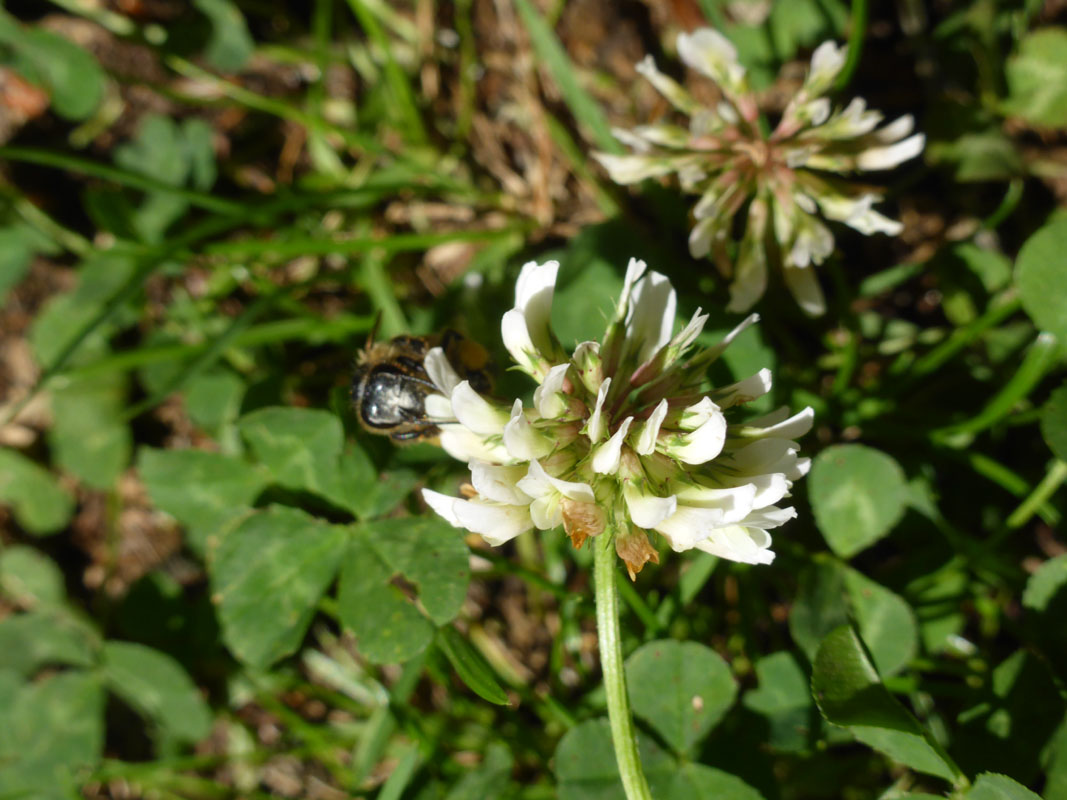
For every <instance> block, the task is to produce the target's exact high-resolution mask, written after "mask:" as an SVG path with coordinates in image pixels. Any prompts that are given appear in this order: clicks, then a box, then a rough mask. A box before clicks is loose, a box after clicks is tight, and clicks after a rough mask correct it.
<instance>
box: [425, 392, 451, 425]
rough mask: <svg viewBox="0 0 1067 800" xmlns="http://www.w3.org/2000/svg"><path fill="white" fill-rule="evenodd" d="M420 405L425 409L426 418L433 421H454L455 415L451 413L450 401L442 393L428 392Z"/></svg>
mask: <svg viewBox="0 0 1067 800" xmlns="http://www.w3.org/2000/svg"><path fill="white" fill-rule="evenodd" d="M422 407H423V409H425V411H426V416H427V418H428V419H430V420H433V421H434V422H437V421H440V422H455V420H456V415H455V414H453V413H452V401H451V400H449V399H448V398H447V397H445V396H444V395H443V394H428V395H426V397H425V399H424V400H423V401H422Z"/></svg>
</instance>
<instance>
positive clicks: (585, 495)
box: [518, 460, 596, 527]
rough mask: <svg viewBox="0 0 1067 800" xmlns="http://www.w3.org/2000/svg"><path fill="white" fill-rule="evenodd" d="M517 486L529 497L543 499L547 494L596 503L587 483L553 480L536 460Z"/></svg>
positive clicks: (531, 463)
mask: <svg viewBox="0 0 1067 800" xmlns="http://www.w3.org/2000/svg"><path fill="white" fill-rule="evenodd" d="M518 485H519V488H520V489H522V490H523V491H524V492H525V493H526V494H528V495H530V497H544V496H545V495H548V494H559V495H562V496H563V497H566V498H568V499H570V500H577V501H578V502H581V503H595V502H596V496H595V495H594V494H593V487H592V486H590V485H589V484H588V483H579V482H576V481H565V480H561V479H560V478H553V477H552V476H551V475H549V474H548V473H547V472H545V468H544V467H542V466H541V464H540V462H538V461H536V460H534V461H531V462H530V465H529V468H528V471H527V474H526V476H525V477H524V478H522V479H521V480H520V481H519V483H518ZM553 527H555V526H553Z"/></svg>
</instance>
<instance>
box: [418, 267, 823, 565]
mask: <svg viewBox="0 0 1067 800" xmlns="http://www.w3.org/2000/svg"><path fill="white" fill-rule="evenodd" d="M558 267H559V265H558V264H557V263H556V262H548V263H546V264H536V263H534V262H531V263H529V264H526V265H525V266H524V267H523V268H522V273H521V275H520V276H519V281H518V285H517V287H516V293H515V294H516V296H515V307H514V308H512V309H511V310H510V311H508V312H507V313H506V314H504V317H503V321H502V324H501V329H502V334H503V338H504V343H505V345H506V346H507V348H508V350H509V351H510V353H511V356H512V358H513V359H514V360H515V363H516V364H517V366H518V368H519V369H520V370H522V371H523V372H525V373H526V374H527V375H529V376H530V377H531V378H533V379H534V380H535V381H536V382H537V388H536V389H535V390H534V393H533V405H532V406H531V407H526V406H524V405H523V403H522V401H521V400H515V401H514V402H512V403H511V404H510V405H509V404H507V403H503V402H501V401H499V400H496V399H491V398H487V397H482V396H481V395H479V394H478V393H477V392H475V391H474V390H473V389H472V388H471V386H470V384H469V383H468V382H466V381H460V380H459V379H458V377H457V375H456V373H455V370H453V369H452V367H451V365H449V363H448V361H447V359H446V357H445V354H444V352H443V351H442V350H441V349H440V348H435V349H433V350H431V351H430V352H429V354H427V356H426V372H427V374H428V375H429V376H430V378H431V380H432V381H433V382H434V384H435V385H436V386H437V388H438V390H439V391H440V394H439V395H432V396H431V397H430V398H429V399H428V400H427V404H426V407H427V411H428V412H430V413H433V415H434V417H435V421H437V424H438V426H439V427H440V429H441V444H442V446H443V447H444V448H445V449H446V450H447V451H448V452H449V453H450V454H451V455H452V456H454V457H455V458H457V459H460V460H463V461H466V462H467V463H468V466H469V468H470V471H471V482H470V485H469V486H468V487H466V489H465V491H464V493H463V494H464V496H463V497H450V496H448V495H444V494H440V493H438V492H434V491H431V490H429V489H424V490H423V496H424V497H425V499H426V502H427V503H428V504H429V505H430V507H431V508H433V509H434V510H435V511H436V512H437V513H438V514H440V515H441V516H442V517H444V518H445V519H446V520H448V521H449V522H450V523H452V524H453V525H455V526H457V527H462V528H466V529H467V530H470V531H473V532H475V533H478V534H480V535H481V536H482V537H483V538H484V539H485V540H486V541H487V542H489V543H490V544H492V545H499V544H502V543H504V542H506V541H508V540H509V539H512V538H514V537H515V536H518V535H519V534H520V533H523V532H525V531H528V530H531V529H533V528H537V529H540V530H549V529H552V528H555V527H557V526H560V525H562V526H563V529H564V531H565V532H566V533H567V534H568V535H569V536H570V538H571V541H572V542H573V543H574V545H575V546H576V547H581V546H582V544H583V542H585V540H586V539H588V538H589V537H591V536H611V537H613V540H614V543H615V550H616V552H617V553H618V555H619V557H620V558H621V559H622V560H623V561H624V562H625V564H626V567H627V570H628V571H629V573H630V577H631V578H633V577H635V576H636V574H637V573H638V572H639V571H640V570H641V569H642V567H644V565H645V564H646V563H647V562H649V561H652V562H654V563H658V561H659V556H658V553H657V550H656V548H655V547H653V545H652V543H651V542H650V541H649V537H648V534H649V533H650V532H653V533H656V534H659V535H660V536H662V537H663V538H664V539H665V541H666V542H667V543H668V544H669V545H670V546H671V547H672V548H673V549H674V550H677V551H681V550H689V549H692V548H697V549H699V550H703V551H705V552H708V553H712V554H714V555H716V556H720V557H722V558H727V559H731V560H734V561H741V562H744V563H748V564H769V563H770V562H771V561H772V560H773V558H774V553H773V552H772V551H771V549H770V546H771V537H770V535H769V534H768V533H767V532H768V531H769V530H771V529H773V528H776V527H778V526H779V525H782V524H783V523H785V522H786V521H788V520H789V519H791V518H792V517H794V516H796V512H795V511H794V510H793V509H792V508H790V507H784V508H783V507H780V506H779V505H777V504H778V503H779V501H781V500H783V499H784V498H786V497H788V496H789V490H790V488H791V486H792V482H793V481H795V480H797V479H799V478H800V477H802V476H803V475H804V474H805V473H806V472H807V471H808V466H809V461H808V459H806V458H801V457H800V456H799V455H798V451H799V445H798V444H797V442H796V439H797V438H799V437H800V436H802V435H803V434H805V433H806V432H807V431H808V430H809V429H810V428H811V425H812V419H813V413H812V410H811V409H810V408H807V409H805V410H804V411H801V412H800V413H799V414H794V415H790V414H789V411H788V410H787V409H785V408H781V409H779V410H778V411H775V412H773V413H771V414H768V415H766V416H763V417H760V418H757V419H748V420H742V419H739V418H738V417H740V416H741V415H742V413H743V406H744V405H745V404H746V403H748V402H750V401H752V400H754V399H756V398H757V397H761V396H762V395H764V394H766V393H767V392H768V391H769V390H770V388H771V374H770V371H769V370H761V371H760V372H758V373H757V374H756V375H753V376H751V377H749V378H746V379H744V380H742V381H738V382H737V383H734V384H731V385H729V386H720V387H712V386H710V385H709V384H708V381H707V370H708V367H709V366H710V365H711V364H712V363H713V362H714V361H715V360H716V359H718V358H719V356H720V355H722V353H723V351H724V350H725V349H726V347H727V346H728V345H729V344H730V342H731V341H732V340H733V339H734V338H735V337H736V336H737V335H738V334H739V333H740V332H741V331H743V330H744V329H745V328H747V327H748V326H750V325H752V324H753V323H755V322H756V321H757V320H758V317H757V316H756V315H755V314H753V315H751V316H750V317H749V318H748V319H746V320H745V321H744V322H742V323H741V324H740V325H738V326H737V327H736V328H735V329H734V330H733V331H731V332H730V333H729V334H727V335H726V336H725V337H724V338H723V340H722V341H721V342H719V343H718V344H717V345H715V346H713V347H710V348H705V349H701V348H699V347H697V346H696V339H697V337H698V336H699V335H700V333H701V331H702V329H703V327H704V324H705V322H706V321H707V319H708V317H707V315H706V314H703V313H701V312H700V310H698V311H697V313H696V314H694V315H693V318H692V319H691V320H690V321H689V323H688V324H686V325H685V326H683V327H682V329H681V330H680V331H679V332H677V333H675V332H674V327H675V325H674V322H675V308H676V305H677V303H676V296H675V293H674V289H673V288H672V287H671V284H670V282H669V281H668V280H667V278H666V277H665V276H663V275H661V274H659V273H657V272H649V271H647V269H646V266H645V264H644V262H643V261H637V260H631V261H630V264H629V267H628V268H627V270H626V279H625V282H624V285H623V290H622V295H621V297H620V298H619V301H618V303H617V305H616V307H615V313H614V315H613V317H612V319H611V320H610V321H609V324H608V327H607V331H606V332H605V334H604V337H603V338H602V339H601V340H600V341H599V342H582V343H581V344H579V345H578V346H577V347H576V348H575V350H574V353H573V354H571V355H567V353H566V352H565V351H564V349H563V348H562V347H561V346H560V344H559V342H558V340H557V339H556V337H555V336H554V334H553V333H552V330H551V327H550V325H549V316H550V312H551V304H552V295H553V291H554V288H555V281H556V273H557V270H558Z"/></svg>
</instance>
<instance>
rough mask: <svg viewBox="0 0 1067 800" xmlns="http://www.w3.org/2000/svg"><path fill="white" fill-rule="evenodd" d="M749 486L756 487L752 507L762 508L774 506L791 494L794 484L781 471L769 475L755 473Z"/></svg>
mask: <svg viewBox="0 0 1067 800" xmlns="http://www.w3.org/2000/svg"><path fill="white" fill-rule="evenodd" d="M748 485H749V486H753V487H755V489H756V493H755V494H754V495H753V496H752V508H753V509H760V508H766V507H767V506H772V505H774V504H775V503H777V502H778V501H779V500H781V499H782V498H783V497H785V496H786V495H787V494H789V490H790V488H792V484H791V483H790V482H789V480H787V479H786V477H785V475H783V474H782V473H780V472H773V473H771V474H769V475H755V476H753V477H752V478H750V482H749V484H748Z"/></svg>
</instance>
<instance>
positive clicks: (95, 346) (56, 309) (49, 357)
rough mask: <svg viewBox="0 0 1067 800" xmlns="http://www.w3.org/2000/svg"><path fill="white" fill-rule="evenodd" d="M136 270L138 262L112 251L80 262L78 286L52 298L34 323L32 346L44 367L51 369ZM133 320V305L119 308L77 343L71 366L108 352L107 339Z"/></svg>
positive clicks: (98, 253) (99, 253)
mask: <svg viewBox="0 0 1067 800" xmlns="http://www.w3.org/2000/svg"><path fill="white" fill-rule="evenodd" d="M135 268H136V262H135V261H134V260H133V258H131V257H130V256H128V255H123V254H121V253H113V252H109V251H103V252H96V253H94V254H93V255H91V256H89V257H88V258H86V259H85V260H84V261H83V262H82V263H81V266H80V267H79V268H78V285H77V287H76V288H75V289H74V290H73V291H71V292H66V293H64V294H59V295H56V296H54V297H52V298H51V299H50V300H49V301H48V303H47V304H46V305H45V307H44V309H43V310H42V311H41V312H40V313H38V315H37V318H36V319H35V320H34V321H33V327H32V328H31V329H30V344H31V345H32V346H33V351H34V355H36V356H37V360H38V361H39V362H40V363H41V366H43V367H46V368H47V367H50V366H52V365H53V364H54V363H55V361H56V359H57V358H58V357H59V356H60V355H61V354H62V353H63V352H64V351H65V350H66V349H67V347H69V346H71V345H73V344H74V341H75V338H76V337H77V336H78V335H79V334H80V333H81V331H82V330H83V329H84V327H85V326H86V325H88V324H89V323H90V322H92V321H93V320H94V319H95V318H96V317H97V315H98V314H99V313H100V311H101V309H102V308H103V307H104V306H105V304H107V303H108V301H109V300H111V298H112V297H113V296H114V295H115V294H116V293H117V292H118V291H120V290H121V289H122V288H123V286H124V285H125V284H126V283H127V281H128V280H129V279H130V277H131V276H132V275H133V271H134V269H135ZM134 318H135V317H134V312H133V311H132V305H131V304H129V303H127V304H126V305H124V306H120V307H119V308H117V309H116V310H115V311H113V312H112V313H111V317H110V318H109V319H108V320H107V321H106V322H101V323H100V324H98V325H97V327H96V328H95V329H93V330H92V331H91V332H89V334H88V335H86V336H85V338H84V339H83V340H82V341H80V342H79V343H78V347H77V348H76V349H75V351H74V353H73V354H72V355H71V357H70V359H69V362H68V364H70V365H75V364H79V363H84V362H85V361H86V360H88V359H90V358H92V357H94V356H97V355H99V354H101V353H103V352H105V351H106V350H107V340H108V338H109V337H110V336H111V335H112V334H113V333H114V332H115V331H116V330H117V329H118V328H121V327H122V326H123V325H124V324H126V323H127V322H132V320H133V319H134Z"/></svg>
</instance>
